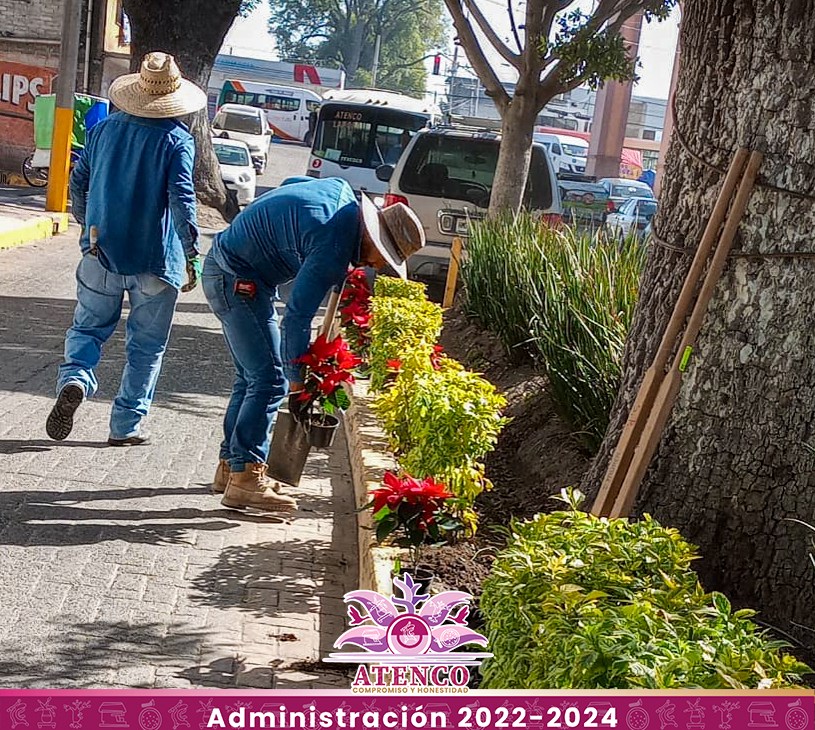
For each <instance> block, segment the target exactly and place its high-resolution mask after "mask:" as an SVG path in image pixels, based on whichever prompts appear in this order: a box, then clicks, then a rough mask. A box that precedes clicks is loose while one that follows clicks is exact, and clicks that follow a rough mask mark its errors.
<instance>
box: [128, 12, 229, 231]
mask: <svg viewBox="0 0 815 730" xmlns="http://www.w3.org/2000/svg"><path fill="white" fill-rule="evenodd" d="M240 6H241V0H216V1H214V2H213V1H212V0H175V1H174V2H166V1H165V0H124V9H125V12H126V13H127V15H128V17H129V18H130V25H131V31H132V41H131V44H130V54H131V55H130V70H131V71H134V72H135V71H138V70H139V67H140V66H141V62H142V59H143V58H144V56H145V54H147V53H150V52H151V51H164V52H165V53H170V54H172V55H173V56H175V59H176V61H177V63H178V65H179V68H180V69H181V73H182V74H183V76H184V78H187V79H189V80H190V81H192V82H193V83H195V84H197V85H198V86H200V87H201V88H202V89H204V90H205V91H206V88H207V83H208V82H209V76H210V73H211V71H212V65H213V64H214V63H215V56H217V55H218V51H219V50H220V48H221V44H222V43H223V40H224V37H225V36H226V33H227V31H228V30H229V28H230V26H231V25H232V21H233V20H234V19H235V16H236V15H237V14H238V10H239V9H240ZM204 19H205V20H206V22H203V21H204ZM184 121H186V122H187V124H188V125H189V127H190V131H191V132H192V135H193V137H194V138H195V151H196V154H195V189H196V193H197V195H198V199H199V200H200V201H201V202H202V203H204V204H205V205H209V206H211V207H213V208H216V209H217V210H218V211H220V213H221V215H223V216H224V218H226V219H227V220H232V218H234V217H235V215H237V213H238V206H237V201H236V200H235V197H234V196H232V195H228V194H227V190H226V188H225V187H224V184H223V181H222V180H221V171H220V168H219V166H218V160H217V159H216V157H215V153H214V152H213V149H212V139H211V136H210V128H209V119H208V116H207V110H206V109H203V110H201V111H200V112H197V113H196V114H192V115H190V116H189V117H188V118H187V119H186V120H184Z"/></svg>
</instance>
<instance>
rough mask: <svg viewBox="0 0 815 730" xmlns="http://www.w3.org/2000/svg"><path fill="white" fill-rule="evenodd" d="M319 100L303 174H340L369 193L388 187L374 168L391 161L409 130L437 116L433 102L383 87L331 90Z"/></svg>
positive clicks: (409, 135)
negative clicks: (312, 136)
mask: <svg viewBox="0 0 815 730" xmlns="http://www.w3.org/2000/svg"><path fill="white" fill-rule="evenodd" d="M323 100H324V101H323V104H322V106H321V107H320V112H319V116H318V118H317V125H316V128H315V130H314V143H313V145H312V148H311V157H310V158H309V165H308V170H307V172H306V175H308V176H310V177H318V178H319V177H341V178H343V179H345V180H347V181H348V183H349V184H350V185H351V187H352V188H354V191H356V192H366V193H368V194H370V195H384V194H385V193H386V192H387V190H388V184H387V183H386V182H382V181H381V180H378V179H377V177H376V168H377V167H379V166H380V165H384V164H396V162H397V161H398V160H399V156H400V155H401V153H402V151H403V150H404V149H405V147H407V143H408V142H409V141H410V139H411V138H412V137H413V135H414V134H415V133H416V132H417V131H418V130H419V129H422V128H424V127H427V126H432V125H433V124H434V123H436V122H437V121H438V120H439V119H440V117H441V112H440V110H439V108H438V107H437V106H436V105H435V104H433V103H430V102H426V101H422V100H420V99H414V98H412V97H409V96H403V95H401V94H394V93H392V92H389V91H369V90H365V89H353V90H332V91H328V92H326V93H325V95H324V96H323Z"/></svg>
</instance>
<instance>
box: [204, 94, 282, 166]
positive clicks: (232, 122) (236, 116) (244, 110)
mask: <svg viewBox="0 0 815 730" xmlns="http://www.w3.org/2000/svg"><path fill="white" fill-rule="evenodd" d="M212 133H213V134H214V135H215V136H216V137H219V138H221V139H237V140H240V141H241V142H245V143H246V145H247V146H248V147H249V153H250V155H251V156H252V164H253V165H254V167H255V170H256V171H257V174H258V175H262V174H263V173H264V171H265V170H266V165H267V164H268V162H269V144H270V143H271V141H272V128H271V127H270V126H269V121H268V119H267V118H266V112H265V111H264V110H263V109H258V108H256V107H253V106H245V105H243V104H224V105H223V106H222V107H221V108H220V109H218V113H217V114H216V115H215V119H213V120H212Z"/></svg>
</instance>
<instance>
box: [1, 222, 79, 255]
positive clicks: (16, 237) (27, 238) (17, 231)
mask: <svg viewBox="0 0 815 730" xmlns="http://www.w3.org/2000/svg"><path fill="white" fill-rule="evenodd" d="M66 223H67V220H66ZM53 235H54V221H53V220H51V218H49V217H46V216H42V217H40V218H30V219H28V220H23V221H20V224H19V225H15V226H13V227H12V228H10V229H9V230H0V249H2V248H11V247H12V246H21V245H23V244H25V243H33V242H34V241H42V240H43V239H46V238H51V236H53Z"/></svg>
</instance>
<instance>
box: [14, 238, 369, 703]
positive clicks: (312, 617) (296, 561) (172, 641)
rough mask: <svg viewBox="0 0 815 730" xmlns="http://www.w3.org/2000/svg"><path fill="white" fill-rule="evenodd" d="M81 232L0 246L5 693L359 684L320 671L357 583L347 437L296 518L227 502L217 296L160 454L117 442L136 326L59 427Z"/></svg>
mask: <svg viewBox="0 0 815 730" xmlns="http://www.w3.org/2000/svg"><path fill="white" fill-rule="evenodd" d="M76 235H77V230H76V229H75V228H72V231H71V233H69V234H68V235H64V236H60V237H58V238H54V239H52V241H50V242H49V243H47V244H38V245H31V246H24V247H21V248H17V249H11V250H7V251H0V591H2V593H0V642H2V647H3V655H2V657H0V684H2V685H3V686H7V687H46V686H47V687H91V686H95V687H100V686H104V687H111V686H117V687H196V686H204V687H208V686H218V687H230V686H231V687H235V686H238V687H243V686H248V687H258V688H299V689H306V688H312V687H315V688H316V687H321V688H329V687H338V688H340V687H347V686H348V679H347V678H346V677H345V675H344V674H343V673H342V672H341V670H338V669H336V668H335V669H332V667H331V666H330V665H324V664H323V665H321V664H320V663H319V657H320V656H321V655H324V654H326V653H327V652H328V651H329V650H330V649H331V646H332V644H333V642H334V640H335V639H336V637H337V636H338V635H339V634H340V633H341V632H342V630H343V624H344V621H343V617H344V605H343V601H342V595H343V593H345V592H346V591H348V590H352V589H353V588H355V587H356V586H355V582H356V579H357V565H356V559H357V558H356V519H355V515H354V505H353V490H352V487H351V484H350V476H349V467H348V458H347V451H346V447H345V443H344V442H339V439H338V443H337V444H336V445H335V447H334V449H333V450H332V451H331V452H330V453H320V452H312V454H311V456H310V458H309V463H308V465H307V471H306V475H307V476H306V477H304V479H303V481H302V482H301V486H300V488H299V489H298V490H297V491H296V492H295V496H296V497H297V498H298V500H299V502H300V507H301V509H300V511H299V512H297V513H295V514H294V515H293V516H292V518H291V520H290V521H285V520H281V519H279V518H275V517H265V516H261V515H258V516H251V515H244V514H241V513H237V512H233V511H229V510H226V509H224V508H222V507H221V505H220V501H219V498H216V497H215V496H212V495H211V494H210V482H211V480H212V476H213V474H214V470H215V466H216V463H217V456H218V442H219V439H220V428H221V421H220V419H221V416H222V413H223V411H224V408H225V404H226V400H227V397H228V395H229V389H230V383H231V379H232V370H231V363H230V361H229V358H228V355H227V352H226V348H225V345H224V343H223V339H222V335H221V331H220V327H219V325H218V322H217V320H216V319H215V317H214V316H213V315H212V314H211V313H210V312H209V309H208V307H207V304H206V302H205V300H204V297H203V294H202V293H201V290H200V287H198V288H197V289H196V290H195V291H194V292H192V293H191V294H182V295H181V296H180V299H179V305H178V312H177V315H176V319H175V326H174V329H173V334H172V338H171V341H170V347H169V350H168V352H167V355H166V357H165V361H164V369H163V374H162V377H161V379H160V380H159V385H158V392H157V396H156V400H155V403H154V407H153V410H152V413H151V416H150V418H149V420H148V422H147V428H148V430H149V431H150V432H151V434H152V435H153V441H154V445H153V446H150V447H146V448H131V449H116V448H110V447H108V446H107V445H106V439H107V436H108V429H107V426H108V416H109V409H110V402H111V400H112V398H113V396H114V394H115V391H116V389H117V387H118V382H119V375H120V373H121V369H122V367H123V365H124V354H123V334H122V333H123V327H122V325H121V324H120V326H119V329H118V331H117V333H116V335H114V337H113V339H112V340H111V341H110V342H109V344H108V346H107V348H106V352H105V355H104V358H103V361H102V364H101V366H100V368H99V371H98V376H99V381H100V391H99V393H98V395H97V397H96V398H95V399H94V400H93V401H91V402H86V403H85V404H84V405H83V406H82V407H81V408H80V410H79V411H78V413H77V421H76V425H75V427H74V431H73V433H72V434H71V436H70V437H69V440H68V441H65V442H61V443H60V442H54V441H50V440H49V439H48V438H47V436H46V435H45V419H46V416H47V415H48V412H49V410H50V408H51V406H52V403H53V396H54V394H53V389H54V380H55V375H56V368H57V365H58V363H59V362H60V360H61V355H62V343H63V336H64V332H65V330H66V328H67V327H68V326H69V324H70V321H71V315H72V312H73V306H74V290H75V283H74V269H75V267H76V264H77V262H78V260H79V250H78V246H77V244H76Z"/></svg>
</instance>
